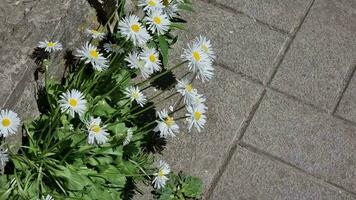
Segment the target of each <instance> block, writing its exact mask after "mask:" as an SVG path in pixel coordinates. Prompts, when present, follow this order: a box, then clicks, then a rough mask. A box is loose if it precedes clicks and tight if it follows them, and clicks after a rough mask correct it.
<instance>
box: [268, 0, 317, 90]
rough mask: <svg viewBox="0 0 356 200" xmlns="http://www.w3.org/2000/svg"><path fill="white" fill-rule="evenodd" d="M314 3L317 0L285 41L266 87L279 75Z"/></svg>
mask: <svg viewBox="0 0 356 200" xmlns="http://www.w3.org/2000/svg"><path fill="white" fill-rule="evenodd" d="M314 2H315V0H312V1H311V2H310V4H309V6H308V7H307V10H306V12H305V14H304V16H303V17H302V18H301V20H300V22H299V24H298V25H297V26H296V28H295V29H294V30H293V32H292V34H291V35H290V38H287V39H286V40H285V43H284V44H283V45H282V47H281V54H279V55H278V56H277V57H276V64H275V66H273V67H272V70H271V71H272V72H271V74H270V77H269V78H268V80H267V81H266V85H270V84H271V82H272V80H273V78H274V77H275V75H276V73H277V71H278V69H279V67H280V66H281V64H282V62H283V60H284V58H285V56H286V55H287V53H288V50H289V49H290V46H291V45H292V43H293V41H294V39H295V37H296V35H297V33H298V31H299V30H300V28H301V27H302V25H303V23H304V21H305V19H306V18H307V16H308V14H309V12H310V10H311V8H312V7H313V5H314Z"/></svg>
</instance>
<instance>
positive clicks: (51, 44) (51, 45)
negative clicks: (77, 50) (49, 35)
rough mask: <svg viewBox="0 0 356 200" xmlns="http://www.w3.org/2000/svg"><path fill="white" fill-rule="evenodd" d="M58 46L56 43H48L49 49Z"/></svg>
mask: <svg viewBox="0 0 356 200" xmlns="http://www.w3.org/2000/svg"><path fill="white" fill-rule="evenodd" d="M55 45H56V43H54V42H48V43H47V46H48V47H54V46H55Z"/></svg>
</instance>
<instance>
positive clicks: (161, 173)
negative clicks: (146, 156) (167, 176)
mask: <svg viewBox="0 0 356 200" xmlns="http://www.w3.org/2000/svg"><path fill="white" fill-rule="evenodd" d="M158 176H159V177H161V178H162V177H164V173H163V170H159V172H158Z"/></svg>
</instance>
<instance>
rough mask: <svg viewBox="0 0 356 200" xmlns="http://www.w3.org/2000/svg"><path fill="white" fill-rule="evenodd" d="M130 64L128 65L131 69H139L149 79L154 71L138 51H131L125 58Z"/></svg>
mask: <svg viewBox="0 0 356 200" xmlns="http://www.w3.org/2000/svg"><path fill="white" fill-rule="evenodd" d="M125 61H127V62H128V63H129V64H128V66H129V67H130V68H131V69H139V70H140V72H141V75H142V77H143V78H144V79H147V78H148V77H149V76H150V75H151V74H152V73H153V72H152V71H151V70H150V69H149V68H147V67H146V66H145V61H143V60H142V59H141V58H140V57H139V55H138V53H137V52H136V51H133V52H131V53H129V55H128V56H127V57H126V58H125Z"/></svg>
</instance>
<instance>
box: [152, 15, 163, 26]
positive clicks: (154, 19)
mask: <svg viewBox="0 0 356 200" xmlns="http://www.w3.org/2000/svg"><path fill="white" fill-rule="evenodd" d="M153 22H154V23H155V24H161V18H160V17H159V16H157V17H154V18H153Z"/></svg>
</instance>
